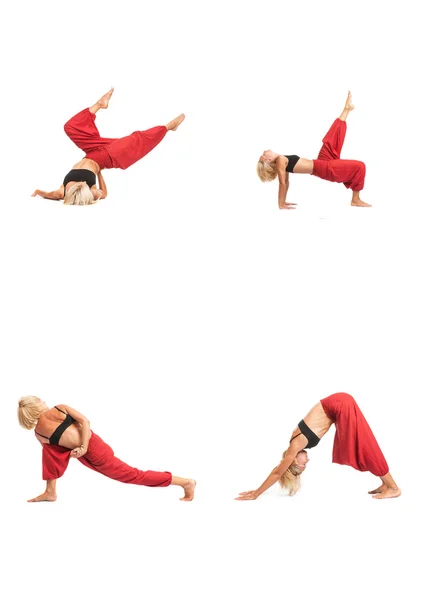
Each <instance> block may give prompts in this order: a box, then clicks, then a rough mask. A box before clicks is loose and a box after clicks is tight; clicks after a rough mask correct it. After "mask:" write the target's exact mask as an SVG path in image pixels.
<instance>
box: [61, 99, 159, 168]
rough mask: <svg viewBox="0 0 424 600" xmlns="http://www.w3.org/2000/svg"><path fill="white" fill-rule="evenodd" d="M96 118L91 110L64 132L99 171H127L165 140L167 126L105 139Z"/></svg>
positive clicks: (67, 125) (70, 121) (72, 121)
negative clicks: (96, 165) (100, 132)
mask: <svg viewBox="0 0 424 600" xmlns="http://www.w3.org/2000/svg"><path fill="white" fill-rule="evenodd" d="M95 119H96V115H94V114H93V113H91V112H90V111H89V109H88V108H86V109H84V110H82V111H81V112H80V113H78V114H77V115H75V117H72V119H70V120H69V121H68V122H67V123H66V124H65V133H66V135H67V136H68V137H70V138H71V140H72V141H73V142H74V144H76V145H77V146H78V148H80V149H81V150H83V151H84V152H86V156H85V157H84V158H90V159H91V160H94V161H96V163H97V164H98V165H99V167H100V169H112V168H114V169H128V167H130V166H131V165H133V164H134V163H136V162H137V161H138V160H140V158H143V156H146V154H148V153H149V152H150V151H151V150H153V148H154V147H155V146H157V145H158V144H159V142H161V141H162V140H163V138H164V137H165V135H166V133H167V131H168V130H167V129H166V127H165V126H164V125H160V126H159V127H152V128H151V129H147V130H146V131H134V133H132V134H131V135H127V136H126V137H123V138H102V137H100V134H99V131H98V129H97V127H96V125H95V123H94V121H95Z"/></svg>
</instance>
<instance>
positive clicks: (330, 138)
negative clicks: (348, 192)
mask: <svg viewBox="0 0 424 600" xmlns="http://www.w3.org/2000/svg"><path fill="white" fill-rule="evenodd" d="M346 127H347V126H346V121H341V120H340V119H336V120H335V121H334V123H333V124H332V126H331V127H330V129H329V131H328V133H327V134H326V136H325V137H324V139H323V140H322V141H323V146H322V148H321V150H320V152H319V154H318V159H317V160H314V161H313V163H314V170H313V173H312V175H315V176H316V177H320V178H321V179H325V180H327V181H335V182H337V183H343V184H344V185H345V186H346V187H347V188H350V189H352V190H353V191H355V192H359V191H360V190H362V189H363V187H364V182H365V172H366V167H365V164H364V163H363V162H361V161H359V160H342V159H341V158H340V153H341V151H342V147H343V142H344V139H345V136H346Z"/></svg>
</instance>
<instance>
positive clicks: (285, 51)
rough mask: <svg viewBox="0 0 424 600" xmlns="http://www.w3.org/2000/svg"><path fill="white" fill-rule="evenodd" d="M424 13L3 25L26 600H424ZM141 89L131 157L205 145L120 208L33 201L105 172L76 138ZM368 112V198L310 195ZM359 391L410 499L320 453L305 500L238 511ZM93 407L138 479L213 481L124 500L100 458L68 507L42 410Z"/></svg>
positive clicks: (175, 14) (153, 176)
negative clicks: (303, 164) (305, 430)
mask: <svg viewBox="0 0 424 600" xmlns="http://www.w3.org/2000/svg"><path fill="white" fill-rule="evenodd" d="M417 6H418V3H416V2H412V1H404V2H402V3H399V2H391V1H389V2H374V3H371V2H362V1H358V0H357V1H355V2H354V3H340V2H330V1H329V0H324V1H322V2H312V1H303V2H301V3H299V2H283V1H279V2H274V1H269V2H266V3H259V2H250V1H246V2H243V3H241V2H240V3H238V2H222V1H215V2H213V3H211V4H208V5H207V4H206V3H203V2H198V3H194V2H193V3H191V2H187V1H180V2H157V3H153V2H138V3H132V2H127V1H125V0H122V1H120V2H117V3H111V2H91V3H87V2H84V3H83V2H80V1H74V2H72V3H70V4H69V5H65V4H61V3H57V2H45V1H40V2H37V3H31V4H29V3H27V4H25V3H24V4H14V5H13V7H12V5H11V6H9V8H8V9H7V11H6V18H5V19H3V24H2V30H3V31H2V38H1V42H0V43H1V51H2V55H3V58H4V60H5V64H4V66H3V73H4V74H3V86H2V87H3V93H2V97H1V104H2V107H3V115H2V117H1V131H2V156H3V158H2V167H3V169H2V170H3V176H2V180H3V181H2V193H1V198H0V203H1V204H0V210H1V215H0V253H1V254H0V257H1V285H2V290H3V291H2V294H1V297H0V305H1V313H0V327H1V332H0V335H1V337H0V344H1V345H0V359H1V365H2V377H1V379H0V397H1V402H2V406H3V407H4V410H5V413H4V414H3V418H2V436H3V450H2V457H1V465H2V475H3V482H4V486H3V492H2V496H1V498H2V506H3V509H2V514H1V519H2V521H3V527H2V541H3V545H4V547H5V548H6V560H5V561H3V565H2V566H3V567H4V570H5V574H4V575H3V577H2V579H1V584H0V586H1V587H2V588H4V590H6V591H7V598H9V599H11V600H12V599H15V598H22V597H32V598H45V597H46V596H48V597H52V596H57V597H60V598H63V599H68V598H75V597H80V598H83V599H84V600H85V599H86V598H87V599H88V598H112V597H113V598H115V597H121V598H124V597H125V598H139V597H149V598H157V599H162V598H188V599H191V598H196V599H197V598H217V597H219V598H224V599H226V598H257V597H260V598H274V597H275V598H278V597H287V595H288V594H294V593H296V594H297V595H298V596H300V597H308V596H309V595H311V594H313V595H314V597H320V598H321V597H326V598H331V599H332V598H340V597H341V596H342V597H343V598H346V599H350V598H355V599H356V598H358V597H360V595H362V597H365V598H371V597H375V596H376V595H377V593H378V594H379V595H384V596H385V597H387V598H395V597H398V596H399V593H402V595H403V596H407V597H408V596H411V595H412V594H414V595H416V587H417V585H418V571H417V569H418V556H419V554H418V553H417V554H416V553H415V552H414V551H413V549H412V546H413V544H414V538H419V536H420V535H421V533H422V510H421V499H420V497H419V490H420V489H421V490H422V482H421V477H420V472H421V463H420V443H419V442H420V439H419V435H420V429H421V423H422V412H423V411H422V400H423V382H422V362H423V361H422V335H423V320H422V306H423V299H424V298H423V292H422V281H421V279H422V256H423V241H422V218H423V214H424V211H423V209H422V164H423V152H422V133H423V128H422V120H421V110H422V107H421V104H422V99H421V96H420V95H419V93H418V90H419V85H420V83H421V81H420V73H421V62H420V59H419V56H420V55H422V51H423V47H422V46H423V44H422V42H420V39H422V31H421V26H420V20H419V18H418V14H417V13H416V10H417ZM110 85H114V86H115V88H116V91H115V95H114V97H113V99H112V101H111V104H110V107H109V109H108V111H102V112H100V113H99V114H98V119H97V125H98V127H99V129H100V132H101V133H102V134H104V135H105V136H107V137H109V136H110V137H114V136H121V135H126V134H128V133H130V132H132V131H134V130H135V129H145V128H148V127H151V126H153V125H157V124H162V123H166V122H167V121H169V120H170V119H171V118H173V117H174V116H176V115H177V114H179V113H180V112H182V111H183V112H185V113H186V115H187V118H186V121H185V123H184V124H183V125H182V126H181V128H180V129H179V130H178V132H176V133H169V134H168V135H167V136H166V138H165V140H164V141H163V142H162V143H161V144H160V146H159V147H158V148H156V149H155V150H154V151H153V152H152V153H151V154H150V155H148V156H147V157H146V158H144V159H143V160H142V161H141V162H140V163H138V164H137V165H135V166H133V167H131V168H130V169H129V170H128V171H126V172H123V171H114V170H112V171H106V172H105V179H106V182H107V184H108V188H109V196H108V198H107V199H106V200H105V201H102V202H101V203H99V204H98V205H95V206H91V207H86V208H79V207H64V206H63V205H62V203H56V202H49V201H46V200H43V199H41V198H31V197H30V194H31V192H32V191H33V190H34V189H35V188H41V189H47V190H51V189H55V188H56V187H58V186H59V185H60V183H61V181H62V179H63V177H64V175H65V174H66V173H67V171H68V170H70V169H71V168H72V165H73V164H74V163H75V162H77V161H78V160H80V158H81V157H82V153H81V152H80V151H79V150H78V149H77V148H76V147H74V146H73V144H72V143H71V142H70V141H69V140H68V139H67V138H66V136H65V134H64V132H63V124H64V122H65V121H66V120H68V119H69V118H70V117H71V116H72V115H73V114H74V113H76V112H78V111H79V110H81V109H83V108H85V107H86V106H88V105H90V104H92V103H93V102H94V101H95V100H96V99H97V98H98V97H99V96H101V95H102V94H103V93H104V92H105V91H107V89H108V88H109V87H110ZM348 89H351V90H352V92H353V99H354V102H355V104H356V109H355V111H354V112H353V113H352V114H351V115H350V116H349V119H348V132H347V139H346V143H345V147H344V151H343V154H342V156H343V157H345V158H356V159H358V160H363V161H364V162H365V163H366V165H367V178H366V185H365V189H364V192H363V195H362V198H363V199H364V200H365V201H367V202H370V203H372V204H373V208H372V209H369V210H361V209H353V208H351V207H350V206H349V202H350V192H349V191H348V190H346V189H345V188H344V186H342V185H336V184H330V183H328V182H324V181H321V180H319V179H317V178H315V177H307V176H303V177H301V176H300V175H299V176H291V187H290V192H289V193H290V200H291V201H294V202H298V203H299V205H298V209H297V210H296V211H293V212H286V211H279V210H278V208H277V185H276V184H275V183H272V184H266V185H265V184H262V183H261V182H260V181H259V180H258V178H257V176H256V174H255V164H256V160H257V157H258V155H259V154H260V153H261V152H262V150H264V149H267V148H272V149H274V150H276V151H279V152H281V153H287V154H292V153H297V154H300V155H301V156H304V157H306V158H314V157H315V156H316V154H317V153H318V150H319V148H320V144H321V139H322V137H323V136H324V134H325V133H326V131H327V129H328V127H329V126H330V124H331V123H332V121H333V120H334V118H335V117H337V116H338V115H339V114H340V112H341V110H342V108H343V104H344V101H345V97H346V93H347V90H348ZM337 391H346V392H349V393H351V394H352V395H353V396H354V397H355V398H356V400H357V401H358V404H359V405H360V407H361V409H362V411H363V412H364V414H365V416H366V418H367V419H368V421H369V423H370V425H371V427H372V429H373V430H374V433H375V435H376V437H377V439H378V441H379V444H380V446H381V447H382V449H383V452H384V453H385V455H386V458H387V460H388V462H389V465H390V469H391V472H392V474H393V476H394V477H395V479H396V481H397V482H398V484H399V485H400V486H401V487H402V489H403V492H404V493H403V496H402V497H401V498H400V499H399V500H396V501H387V502H376V501H374V500H372V499H371V498H370V497H369V496H368V495H367V493H366V492H367V490H369V489H372V487H373V486H375V485H376V484H378V481H377V480H376V478H374V477H373V476H372V475H370V474H369V473H358V472H356V471H354V470H353V469H348V468H347V467H340V466H338V465H332V464H331V445H332V437H333V432H332V431H331V432H330V433H329V434H328V436H326V438H325V439H324V440H323V441H322V443H321V444H320V446H319V447H318V448H316V449H314V450H313V451H311V452H310V453H309V455H310V459H311V461H310V463H309V465H308V469H307V471H306V472H305V475H304V477H303V479H304V483H303V487H302V490H301V492H300V493H299V494H298V495H297V496H296V497H294V498H286V497H283V496H282V495H281V493H280V492H279V490H278V489H277V486H276V487H275V488H272V489H271V490H270V491H269V492H268V493H266V494H265V495H263V496H262V497H261V498H260V499H259V500H257V501H256V502H251V503H236V502H234V501H233V498H234V496H236V495H237V493H238V492H240V491H243V490H246V489H252V488H254V487H256V486H258V485H259V484H260V483H261V482H262V481H263V479H265V477H266V475H267V474H268V473H269V471H270V470H271V469H272V468H273V467H274V466H275V465H276V464H277V463H278V461H279V459H280V457H281V453H282V451H283V450H284V449H285V448H286V446H287V443H288V440H289V438H290V434H291V432H292V430H293V429H294V427H295V426H296V424H297V422H298V421H299V420H300V419H301V418H303V417H304V416H305V414H306V413H307V411H308V410H309V409H310V408H311V407H312V405H313V404H314V403H316V402H317V401H318V400H319V399H321V398H322V397H324V396H326V395H328V394H331V393H333V392H337ZM27 394H35V395H38V396H40V397H41V398H43V399H44V400H45V401H46V402H47V403H48V404H50V405H54V404H57V403H65V404H70V405H72V406H74V407H75V408H77V409H78V410H80V411H81V412H83V413H85V414H86V415H87V416H88V417H89V419H90V420H91V425H92V428H93V430H94V431H96V432H97V433H98V434H99V435H100V436H101V437H103V438H104V439H105V441H106V442H108V443H110V444H111V445H112V447H113V448H114V450H115V452H116V454H117V456H119V457H120V458H122V459H123V460H126V461H128V462H129V463H130V464H133V465H135V466H138V467H140V468H142V469H157V470H170V471H172V472H173V473H174V474H176V475H181V476H188V477H194V478H196V479H197V481H198V487H197V497H196V499H195V501H194V502H193V503H191V504H183V503H180V502H178V497H179V490H178V489H177V488H170V489H166V490H162V489H157V490H151V489H148V488H139V487H135V486H124V485H120V484H118V483H116V482H113V481H111V480H108V479H107V478H105V477H101V476H100V475H96V474H94V473H92V472H91V471H90V470H88V469H84V468H83V466H82V465H80V464H78V463H77V462H76V461H75V462H72V463H71V465H70V467H69V470H68V472H67V473H66V476H65V477H64V478H63V479H62V480H61V481H59V483H58V492H59V500H58V502H57V503H56V504H54V505H51V504H50V505H48V504H42V505H28V504H26V502H25V500H26V499H27V498H30V497H32V496H34V495H37V494H38V493H40V492H41V491H42V490H43V483H42V481H41V465H40V448H39V446H38V443H37V442H36V440H35V439H34V437H33V435H32V433H29V432H26V431H24V430H22V429H20V428H19V425H18V423H17V420H16V403H17V400H18V398H19V397H20V396H22V395H27Z"/></svg>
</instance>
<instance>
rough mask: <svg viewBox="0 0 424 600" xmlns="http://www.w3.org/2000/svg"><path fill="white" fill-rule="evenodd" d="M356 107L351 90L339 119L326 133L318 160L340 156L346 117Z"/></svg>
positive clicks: (333, 158)
mask: <svg viewBox="0 0 424 600" xmlns="http://www.w3.org/2000/svg"><path fill="white" fill-rule="evenodd" d="M354 108H355V107H354V106H353V104H352V97H351V94H350V92H349V94H348V96H347V99H346V104H345V107H344V109H343V111H342V113H341V115H340V117H339V118H338V119H336V120H335V121H334V123H333V124H332V125H331V127H330V129H329V130H328V132H327V133H326V135H325V137H324V139H323V140H322V141H323V145H322V148H321V150H320V151H319V154H318V160H335V159H338V158H340V154H341V151H342V148H343V143H344V140H345V137H346V119H347V116H348V114H349V113H350V111H351V110H353V109H354Z"/></svg>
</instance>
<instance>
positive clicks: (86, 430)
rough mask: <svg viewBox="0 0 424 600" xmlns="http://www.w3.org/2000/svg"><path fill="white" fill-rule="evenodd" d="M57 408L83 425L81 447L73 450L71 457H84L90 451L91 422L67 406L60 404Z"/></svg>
mask: <svg viewBox="0 0 424 600" xmlns="http://www.w3.org/2000/svg"><path fill="white" fill-rule="evenodd" d="M57 406H58V407H59V408H61V409H62V410H64V411H65V412H67V413H68V414H69V415H71V417H72V418H73V419H75V421H76V422H77V423H79V424H80V425H81V446H80V447H79V448H75V449H74V450H72V452H71V456H73V457H75V458H79V457H80V456H84V454H85V453H86V452H87V450H88V443H89V441H90V421H89V420H88V419H87V417H85V416H84V415H83V414H82V413H80V412H78V411H77V410H75V408H71V407H70V406H66V404H58V405H57Z"/></svg>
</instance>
